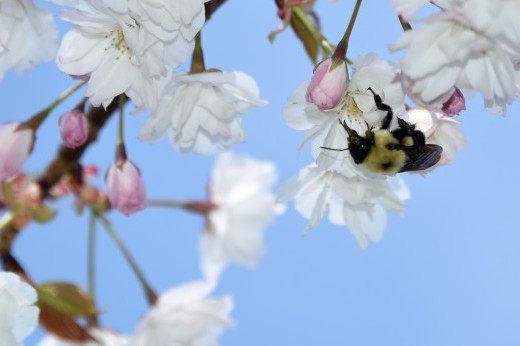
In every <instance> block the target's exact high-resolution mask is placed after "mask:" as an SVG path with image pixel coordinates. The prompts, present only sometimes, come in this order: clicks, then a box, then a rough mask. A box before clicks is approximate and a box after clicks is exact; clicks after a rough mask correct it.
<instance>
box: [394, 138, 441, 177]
mask: <svg viewBox="0 0 520 346" xmlns="http://www.w3.org/2000/svg"><path fill="white" fill-rule="evenodd" d="M441 154H442V147H441V146H440V145H436V144H425V145H424V146H420V147H414V148H413V149H411V150H408V151H406V155H407V157H408V159H407V160H406V164H405V165H404V166H403V167H401V169H400V170H399V172H407V171H422V170H423V169H427V168H430V167H431V166H433V165H435V164H436V163H437V162H439V160H440V159H441Z"/></svg>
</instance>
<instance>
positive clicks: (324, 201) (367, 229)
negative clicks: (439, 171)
mask: <svg viewBox="0 0 520 346" xmlns="http://www.w3.org/2000/svg"><path fill="white" fill-rule="evenodd" d="M278 193H279V196H280V201H288V200H291V199H294V204H295V208H296V210H298V212H300V214H302V215H303V216H304V217H305V218H306V219H308V220H309V223H308V225H307V228H306V229H305V231H308V230H310V229H312V228H314V227H316V226H317V225H318V223H319V221H320V220H321V218H322V217H323V216H324V214H325V212H328V219H329V221H330V222H331V223H333V224H335V225H345V226H347V227H348V229H349V230H350V232H351V233H352V235H354V237H355V238H356V241H357V243H358V245H359V246H360V247H361V248H362V249H366V248H367V246H368V241H369V240H370V241H373V242H379V241H380V240H381V238H382V237H383V233H384V231H385V227H386V221H387V216H386V210H390V211H392V212H394V213H396V214H401V213H402V211H403V209H404V201H405V200H406V199H408V198H409V196H410V193H409V191H408V188H407V187H406V185H405V184H404V182H403V181H402V180H401V178H399V177H391V178H390V177H388V178H380V179H366V178H363V177H361V176H357V177H356V176H353V177H346V176H345V175H343V174H341V173H337V172H333V171H325V170H321V169H319V167H317V166H316V164H311V165H308V166H307V167H305V168H303V169H302V170H301V171H300V173H299V174H298V175H297V176H296V177H294V178H292V179H291V180H289V181H288V182H287V183H286V184H285V185H283V186H282V187H281V188H280V189H279V190H278Z"/></svg>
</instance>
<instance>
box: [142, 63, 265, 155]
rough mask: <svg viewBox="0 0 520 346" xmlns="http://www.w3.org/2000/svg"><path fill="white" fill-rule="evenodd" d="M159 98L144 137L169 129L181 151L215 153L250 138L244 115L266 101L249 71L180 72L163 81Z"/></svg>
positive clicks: (154, 135) (172, 138)
mask: <svg viewBox="0 0 520 346" xmlns="http://www.w3.org/2000/svg"><path fill="white" fill-rule="evenodd" d="M158 87H159V89H160V90H159V101H158V103H156V104H153V101H152V102H151V104H148V105H147V106H148V108H150V109H151V110H152V112H151V114H150V116H149V118H148V121H147V123H146V124H145V125H144V127H143V128H142V129H141V133H140V135H139V138H140V139H142V140H148V141H150V140H156V139H158V138H159V137H161V136H162V135H163V134H165V133H167V134H168V137H169V139H170V142H171V144H172V145H173V146H174V147H175V148H176V149H177V150H179V151H180V152H182V153H187V152H189V151H192V150H193V151H196V152H199V153H202V154H213V153H215V152H216V150H217V149H218V148H219V147H223V148H229V147H230V146H231V145H232V144H235V143H241V142H243V141H244V138H245V133H244V129H243V127H242V114H243V113H244V112H246V111H248V110H250V109H252V108H254V107H256V106H261V105H265V104H266V102H265V101H263V100H261V99H260V96H259V94H260V92H259V90H258V86H257V85H256V82H255V80H254V79H253V78H251V77H250V76H248V75H247V74H245V73H243V72H238V71H235V72H221V71H213V72H203V73H193V74H189V73H186V72H177V73H174V74H173V75H172V76H171V79H170V80H169V81H168V82H167V83H159V85H158Z"/></svg>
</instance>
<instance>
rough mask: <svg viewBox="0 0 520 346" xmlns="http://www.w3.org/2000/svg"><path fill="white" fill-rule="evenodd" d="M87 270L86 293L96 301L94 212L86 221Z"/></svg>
mask: <svg viewBox="0 0 520 346" xmlns="http://www.w3.org/2000/svg"><path fill="white" fill-rule="evenodd" d="M87 256H88V258H87V266H88V267H87V272H88V278H87V282H88V293H89V294H90V296H91V297H92V299H93V300H94V301H96V299H95V297H96V216H95V215H94V213H92V214H91V215H90V219H89V222H88V254H87Z"/></svg>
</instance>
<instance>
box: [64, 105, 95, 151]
mask: <svg viewBox="0 0 520 346" xmlns="http://www.w3.org/2000/svg"><path fill="white" fill-rule="evenodd" d="M60 135H61V139H62V140H63V144H65V146H66V147H69V148H71V149H75V148H77V147H80V146H82V145H83V144H85V142H86V141H87V139H88V122H87V117H86V116H85V113H84V112H83V111H82V110H80V109H73V110H71V111H70V112H67V113H65V114H63V115H62V116H61V118H60Z"/></svg>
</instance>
